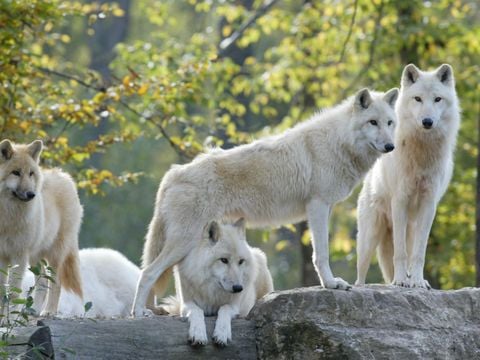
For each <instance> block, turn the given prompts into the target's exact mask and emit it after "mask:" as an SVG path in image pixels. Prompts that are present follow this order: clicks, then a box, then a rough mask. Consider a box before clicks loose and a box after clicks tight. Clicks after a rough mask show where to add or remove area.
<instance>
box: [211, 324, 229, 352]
mask: <svg viewBox="0 0 480 360" xmlns="http://www.w3.org/2000/svg"><path fill="white" fill-rule="evenodd" d="M229 341H232V331H231V329H230V328H224V327H223V326H215V330H214V331H213V342H214V343H215V344H216V345H218V346H220V347H224V346H227V344H228V342H229Z"/></svg>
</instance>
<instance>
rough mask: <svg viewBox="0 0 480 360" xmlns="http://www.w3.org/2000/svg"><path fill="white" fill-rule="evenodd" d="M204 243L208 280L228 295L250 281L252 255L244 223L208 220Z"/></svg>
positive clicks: (240, 289)
mask: <svg viewBox="0 0 480 360" xmlns="http://www.w3.org/2000/svg"><path fill="white" fill-rule="evenodd" d="M203 238H204V241H208V243H209V246H210V248H211V253H210V259H211V263H210V264H209V267H208V269H209V271H210V274H209V278H210V279H211V281H215V282H216V283H217V284H218V286H219V287H220V288H221V289H223V290H225V291H227V292H229V293H239V292H241V291H242V290H243V288H244V287H245V286H246V284H247V283H248V282H249V281H250V276H251V269H252V261H253V260H252V255H251V251H250V248H249V246H248V244H247V241H246V235H245V221H244V220H243V219H240V220H238V221H237V222H235V223H234V224H232V225H230V224H219V223H217V222H216V221H211V222H210V223H208V224H207V226H206V227H205V229H204V235H203Z"/></svg>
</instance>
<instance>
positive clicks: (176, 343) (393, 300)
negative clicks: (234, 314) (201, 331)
mask: <svg viewBox="0 0 480 360" xmlns="http://www.w3.org/2000/svg"><path fill="white" fill-rule="evenodd" d="M214 322H215V319H214V318H207V329H208V333H209V334H212V332H213V326H214ZM42 325H44V326H43V327H37V328H32V329H27V330H28V331H26V332H25V334H27V333H29V332H30V333H32V334H36V335H35V336H31V338H30V340H27V339H23V338H22V339H20V338H18V340H19V341H18V344H17V346H16V347H15V348H13V346H12V354H13V351H14V350H15V351H16V352H15V354H18V353H22V352H23V353H25V352H27V351H28V349H30V352H31V349H33V348H35V347H36V346H37V347H38V345H39V344H43V345H45V344H46V343H48V342H49V343H50V345H51V346H50V345H49V344H46V345H47V346H42V347H44V348H45V350H46V351H45V352H44V353H45V357H44V358H48V356H49V355H47V354H50V352H51V351H53V352H54V355H55V358H56V359H102V360H103V359H129V358H130V359H162V360H163V359H192V358H195V359H256V358H259V359H276V360H279V359H299V360H300V359H301V360H304V359H305V360H308V359H402V360H403V359H480V289H472V288H466V289H461V290H456V291H439V290H421V289H401V288H397V287H390V286H379V285H378V286H368V287H362V288H358V287H356V288H353V289H352V290H351V291H341V290H326V289H322V288H320V287H310V288H302V289H294V290H290V291H281V292H276V293H273V294H270V295H268V296H266V297H265V298H263V299H262V300H261V301H260V302H259V303H258V304H257V305H256V306H255V307H254V309H253V310H252V312H251V313H250V315H249V318H248V319H246V320H245V319H235V320H234V321H233V322H232V335H233V342H232V344H231V345H229V346H228V347H226V348H222V349H221V348H218V347H216V346H214V345H212V344H211V343H210V344H209V345H207V346H206V347H204V348H200V349H198V348H197V349H194V348H191V347H190V346H189V345H188V344H187V332H188V322H186V321H184V320H181V319H179V318H175V317H168V316H160V317H155V318H144V319H122V320H90V319H83V320H82V319H77V320H55V319H53V320H52V319H47V320H43V321H42ZM50 333H51V337H50ZM22 336H23V335H22ZM24 337H25V336H24ZM26 343H28V344H29V345H28V347H27V348H26V349H25V348H24V349H25V350H22V349H21V348H19V346H25V345H23V344H26ZM50 350H51V351H50ZM27 358H29V357H28V356H27ZM30 358H36V357H30Z"/></svg>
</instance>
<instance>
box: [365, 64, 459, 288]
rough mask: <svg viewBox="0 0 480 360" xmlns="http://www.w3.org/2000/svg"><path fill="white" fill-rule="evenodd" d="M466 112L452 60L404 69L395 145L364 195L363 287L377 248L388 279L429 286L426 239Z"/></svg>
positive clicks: (367, 182) (369, 177) (367, 181)
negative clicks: (462, 111) (424, 68)
mask: <svg viewBox="0 0 480 360" xmlns="http://www.w3.org/2000/svg"><path fill="white" fill-rule="evenodd" d="M459 113H460V110H459V105H458V100H457V95H456V93H455V81H454V78H453V70H452V68H451V67H450V65H442V66H440V67H439V68H438V69H436V70H435V71H431V72H422V71H420V70H419V69H417V68H416V67H415V65H407V66H406V67H405V69H404V70H403V75H402V87H401V90H400V96H399V100H398V102H397V116H398V128H397V131H396V135H395V143H396V144H397V149H396V150H395V151H394V152H392V153H391V154H388V155H386V156H384V157H382V158H381V159H380V160H379V161H378V162H377V163H376V164H375V166H374V167H373V169H372V170H371V172H370V173H369V174H368V175H367V177H366V179H365V184H364V186H363V189H362V192H361V194H360V197H359V200H358V239H357V252H358V260H357V271H358V277H357V282H356V283H357V284H358V285H362V284H364V283H365V277H366V275H367V271H368V267H369V264H370V260H371V257H372V255H373V252H374V251H375V248H377V246H378V251H377V256H378V261H379V264H380V268H381V270H382V273H383V277H384V279H385V281H386V282H392V280H393V284H394V285H399V286H406V287H421V288H429V287H430V285H429V284H428V282H427V281H426V280H425V279H424V278H423V267H424V264H425V253H426V249H427V242H428V236H429V233H430V228H431V227H432V222H433V219H434V217H435V211H436V207H437V204H438V202H439V201H440V198H441V197H442V195H443V194H444V192H445V190H446V189H447V186H448V183H449V181H450V177H451V176H452V169H453V162H452V157H453V151H454V148H455V140H456V137H457V132H458V128H459V124H460V114H459Z"/></svg>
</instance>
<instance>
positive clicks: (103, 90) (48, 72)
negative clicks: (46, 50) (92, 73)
mask: <svg viewBox="0 0 480 360" xmlns="http://www.w3.org/2000/svg"><path fill="white" fill-rule="evenodd" d="M37 69H38V70H40V71H41V72H43V73H45V74H49V75H55V76H58V77H61V78H64V79H67V80H73V81H75V82H77V83H78V84H80V85H82V86H83V87H86V88H88V89H93V90H96V91H100V92H106V91H107V89H106V88H105V87H103V86H95V85H92V84H89V83H87V82H85V81H83V80H82V79H80V78H78V77H76V76H74V75H70V74H65V73H61V72H58V71H56V70H51V69H47V68H44V67H41V66H37Z"/></svg>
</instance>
